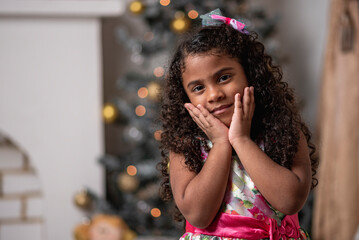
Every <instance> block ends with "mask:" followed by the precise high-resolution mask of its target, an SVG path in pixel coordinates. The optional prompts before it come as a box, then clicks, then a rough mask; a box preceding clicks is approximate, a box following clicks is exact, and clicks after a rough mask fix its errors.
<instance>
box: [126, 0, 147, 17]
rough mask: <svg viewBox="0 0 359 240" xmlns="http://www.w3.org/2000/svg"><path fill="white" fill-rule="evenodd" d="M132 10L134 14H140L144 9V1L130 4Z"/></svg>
mask: <svg viewBox="0 0 359 240" xmlns="http://www.w3.org/2000/svg"><path fill="white" fill-rule="evenodd" d="M129 8H130V11H131V12H132V13H134V14H139V13H141V12H142V11H143V10H144V6H143V3H142V2H141V1H133V2H132V3H131V4H130V7H129Z"/></svg>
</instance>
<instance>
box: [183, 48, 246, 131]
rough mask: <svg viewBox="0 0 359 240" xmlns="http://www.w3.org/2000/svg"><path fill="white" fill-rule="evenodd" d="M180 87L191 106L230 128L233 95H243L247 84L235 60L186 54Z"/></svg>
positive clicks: (239, 65)
mask: <svg viewBox="0 0 359 240" xmlns="http://www.w3.org/2000/svg"><path fill="white" fill-rule="evenodd" d="M182 78H183V82H182V84H183V88H184V89H185V92H186V93H187V96H188V98H189V100H190V101H191V103H192V104H193V105H194V106H197V105H198V104H201V105H202V106H203V107H205V108H206V109H207V110H208V111H209V112H210V113H211V114H213V116H215V117H216V118H218V119H219V120H220V121H222V122H223V123H224V124H225V125H226V126H227V127H229V126H230V124H231V121H232V115H233V112H234V96H235V94H236V93H240V94H241V98H242V96H243V92H244V88H245V87H247V86H248V81H247V78H246V75H245V73H244V70H243V67H242V65H241V64H240V63H239V62H238V61H237V60H236V59H235V58H230V57H227V56H218V55H214V54H200V55H189V56H188V57H186V59H185V71H184V72H183V73H182Z"/></svg>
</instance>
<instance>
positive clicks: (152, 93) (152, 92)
mask: <svg viewBox="0 0 359 240" xmlns="http://www.w3.org/2000/svg"><path fill="white" fill-rule="evenodd" d="M147 89H148V96H149V97H150V99H152V100H158V96H159V94H160V91H161V86H160V85H159V84H158V83H156V82H150V83H149V84H148V85H147Z"/></svg>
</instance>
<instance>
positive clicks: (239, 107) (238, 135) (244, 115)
mask: <svg viewBox="0 0 359 240" xmlns="http://www.w3.org/2000/svg"><path fill="white" fill-rule="evenodd" d="M254 108H255V104H254V88H253V87H246V88H245V89H244V96H243V99H242V102H241V97H240V94H239V93H237V94H236V95H235V96H234V113H233V116H232V122H231V126H230V127H229V132H228V138H229V141H230V143H231V145H232V146H233V145H234V143H235V142H236V141H238V140H243V139H250V133H251V124H252V118H253V114H254Z"/></svg>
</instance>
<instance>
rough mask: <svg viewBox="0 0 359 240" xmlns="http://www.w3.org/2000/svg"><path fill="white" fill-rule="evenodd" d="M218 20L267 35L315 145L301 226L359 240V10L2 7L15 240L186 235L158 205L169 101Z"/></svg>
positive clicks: (328, 4)
mask: <svg viewBox="0 0 359 240" xmlns="http://www.w3.org/2000/svg"><path fill="white" fill-rule="evenodd" d="M215 8H220V9H221V10H222V13H223V15H225V16H230V17H234V18H236V19H240V20H241V21H242V22H244V23H245V24H246V27H247V29H249V30H254V31H256V32H257V33H258V34H259V36H260V39H261V41H262V42H263V43H264V44H265V47H266V51H267V52H268V53H269V54H270V55H272V56H273V58H274V60H275V62H276V63H278V64H280V65H281V66H282V68H283V71H284V78H285V80H286V81H287V82H288V83H289V85H290V86H291V87H292V88H294V89H295V93H296V95H297V97H298V102H299V105H300V110H301V113H302V117H303V119H304V120H305V121H306V122H307V124H308V126H309V128H310V130H311V131H312V133H313V139H314V142H315V143H316V144H317V148H318V149H319V151H318V152H319V153H320V154H319V155H320V161H321V169H319V172H320V178H319V182H320V184H319V186H318V187H317V188H316V191H314V194H313V192H312V193H311V194H310V196H309V199H308V201H307V203H306V205H305V206H304V208H303V210H302V211H301V212H300V213H299V217H300V223H301V226H302V227H303V228H305V229H307V230H308V231H309V232H310V233H311V234H312V236H313V239H354V236H355V232H356V230H357V226H358V224H359V220H358V219H359V208H358V205H359V198H358V193H359V191H358V185H359V179H358V174H357V173H358V168H359V165H358V154H359V151H358V150H357V149H358V145H359V144H358V143H359V131H358V128H357V127H356V124H357V123H358V121H359V114H358V110H356V108H357V107H356V105H355V104H357V103H358V101H359V90H358V89H359V83H358V81H357V80H358V72H357V71H358V70H357V68H358V66H359V64H358V56H359V55H358V40H357V38H356V33H357V31H358V22H359V19H358V12H359V11H358V10H359V6H358V1H354V0H351V1H344V0H333V1H328V0H318V1H308V0H303V1H288V0H287V1H284V0H266V1H265V0H251V1H249V0H208V1H200V0H193V1H189V0H126V1H120V0H103V1H100V0H36V1H35V0H26V1H25V0H19V1H13V0H0V239H1V240H11V239H38V240H46V239H51V240H56V239H75V240H90V239H91V240H100V239H102V240H103V239H106V240H120V239H124V240H126V239H128V240H130V239H178V238H179V236H181V235H182V233H183V229H182V227H183V225H182V224H178V223H175V222H174V221H173V220H172V216H171V210H172V207H173V206H172V204H171V203H165V202H163V201H162V200H161V199H160V198H159V195H158V189H159V184H160V178H159V172H158V171H157V169H156V164H157V163H158V162H159V161H160V154H159V150H158V140H159V139H160V134H161V129H160V123H159V122H158V116H159V98H158V96H159V94H160V92H161V83H162V81H163V77H164V74H165V72H166V66H167V64H168V61H169V59H170V57H171V54H172V52H173V48H174V47H175V46H176V43H177V42H178V40H179V39H180V38H181V36H183V35H185V34H186V33H188V32H189V31H190V30H191V29H193V28H195V27H196V26H199V25H200V18H199V16H200V15H201V14H205V13H207V12H209V11H212V10H214V9H215ZM338 115H339V116H340V117H338ZM322 166H323V167H322ZM349 186H350V187H349ZM341 197H343V198H341ZM342 201H345V204H346V206H347V207H345V209H344V207H343V204H342ZM333 215H336V216H337V217H333ZM333 236H335V237H333ZM358 238H359V237H358V236H357V238H356V239H358Z"/></svg>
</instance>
